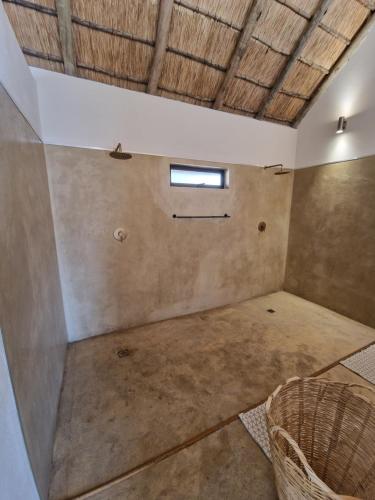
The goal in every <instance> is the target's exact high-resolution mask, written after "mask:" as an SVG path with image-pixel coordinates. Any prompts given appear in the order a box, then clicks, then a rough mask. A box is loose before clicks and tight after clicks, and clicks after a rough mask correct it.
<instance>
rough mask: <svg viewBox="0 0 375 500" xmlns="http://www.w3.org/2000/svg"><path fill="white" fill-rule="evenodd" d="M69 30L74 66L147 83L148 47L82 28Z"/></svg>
mask: <svg viewBox="0 0 375 500" xmlns="http://www.w3.org/2000/svg"><path fill="white" fill-rule="evenodd" d="M73 31H74V39H75V47H76V57H77V64H78V65H84V66H90V67H92V68H98V69H101V70H106V71H108V72H110V73H113V74H116V75H118V76H121V77H125V78H128V77H131V78H133V79H136V80H138V81H140V82H143V83H145V82H147V78H148V74H149V70H150V65H151V61H152V55H153V49H152V47H150V46H148V45H145V44H142V43H138V42H134V41H131V40H127V39H126V38H122V37H118V36H113V35H110V34H108V33H103V32H100V31H94V30H91V29H89V28H86V27H84V26H79V25H74V27H73Z"/></svg>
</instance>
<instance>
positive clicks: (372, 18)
mask: <svg viewBox="0 0 375 500" xmlns="http://www.w3.org/2000/svg"><path fill="white" fill-rule="evenodd" d="M374 25H375V14H374V13H371V14H370V15H369V17H368V18H367V21H366V22H365V23H364V25H363V26H362V28H361V29H360V31H359V32H358V33H357V35H356V36H355V38H354V40H353V41H352V43H351V44H350V45H349V47H348V48H347V49H346V51H345V52H344V53H343V54H342V56H341V57H340V58H339V59H338V61H337V62H336V64H335V65H334V67H333V68H332V70H331V72H330V73H329V74H328V75H327V77H326V78H325V80H323V83H322V84H321V85H320V86H319V87H318V88H317V89H316V91H315V93H314V94H313V95H312V97H311V98H310V99H309V101H308V102H307V104H306V105H305V106H304V107H303V108H302V109H301V111H300V112H299V114H298V115H297V117H296V119H295V120H294V122H293V127H298V125H299V124H300V122H301V120H302V119H303V118H304V117H305V116H306V114H307V112H308V111H309V110H310V109H311V107H312V106H313V105H314V104H315V103H316V101H317V99H318V97H320V96H321V95H322V94H323V93H324V92H325V91H326V90H327V88H328V87H329V86H330V85H331V83H332V81H333V80H334V78H335V77H336V76H337V74H338V73H339V71H340V70H341V69H342V68H343V67H344V66H345V64H346V63H347V62H348V60H349V59H350V58H351V56H352V55H353V54H354V52H355V51H356V50H357V49H358V47H359V45H360V44H361V43H362V41H363V40H364V39H365V38H366V36H367V34H368V32H369V31H370V30H371V29H372V28H373V27H374Z"/></svg>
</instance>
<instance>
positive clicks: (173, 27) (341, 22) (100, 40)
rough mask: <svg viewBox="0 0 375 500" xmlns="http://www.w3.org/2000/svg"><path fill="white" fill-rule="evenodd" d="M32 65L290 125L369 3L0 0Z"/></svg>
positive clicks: (353, 37)
mask: <svg viewBox="0 0 375 500" xmlns="http://www.w3.org/2000/svg"><path fill="white" fill-rule="evenodd" d="M3 4H4V7H5V10H6V12H7V14H8V16H9V19H10V21H11V23H12V25H13V28H14V31H15V33H16V36H17V38H18V41H19V43H20V45H21V48H22V50H23V52H24V54H25V56H26V58H27V60H28V63H29V64H30V65H31V66H37V67H41V68H46V69H50V70H52V71H58V72H64V71H65V72H66V73H69V74H74V75H76V76H78V77H82V78H87V79H90V80H96V81H99V82H103V83H107V84H111V85H116V86H119V87H123V88H127V89H130V90H136V91H139V92H150V93H154V94H156V95H160V96H163V97H167V98H169V99H177V100H181V101H184V102H189V103H192V104H196V105H199V106H206V107H212V108H216V109H221V110H223V111H226V112H230V113H239V114H242V115H246V116H255V117H257V118H261V119H265V120H276V121H279V122H281V123H285V124H289V125H296V124H297V123H298V122H299V120H300V119H301V117H303V116H304V114H305V113H306V111H307V109H308V108H309V106H310V105H311V103H312V102H314V100H315V99H316V96H317V95H318V93H319V90H320V89H321V88H324V86H326V85H327V82H329V80H330V78H331V75H332V74H333V73H335V72H336V71H337V69H338V68H339V67H340V66H342V64H343V62H345V61H346V60H347V55H348V54H349V53H350V51H351V50H353V48H354V47H355V46H356V45H358V39H359V38H360V37H361V36H363V33H364V32H365V31H366V30H367V29H368V28H369V26H370V25H371V23H372V22H373V20H374V15H373V9H374V8H375V0H231V1H227V0H175V1H174V2H173V0H70V1H69V0H3Z"/></svg>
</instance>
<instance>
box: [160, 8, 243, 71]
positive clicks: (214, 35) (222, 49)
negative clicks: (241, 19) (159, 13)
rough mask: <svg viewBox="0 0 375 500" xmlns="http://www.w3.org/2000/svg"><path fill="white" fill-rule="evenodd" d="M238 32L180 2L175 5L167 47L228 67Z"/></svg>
mask: <svg viewBox="0 0 375 500" xmlns="http://www.w3.org/2000/svg"><path fill="white" fill-rule="evenodd" d="M237 38H238V32H237V31H235V30H232V29H230V28H228V27H227V26H224V25H222V24H220V23H217V22H215V21H214V20H213V19H210V18H208V17H206V16H203V15H200V14H194V12H193V11H191V10H189V9H185V8H183V7H181V6H180V5H175V6H174V8H173V15H172V23H171V28H170V32H169V39H168V47H172V48H174V49H178V50H180V51H182V52H184V53H187V54H192V55H194V56H197V57H199V58H201V59H204V60H205V61H208V62H210V63H213V64H217V65H219V66H222V67H227V66H228V64H229V60H230V57H231V55H232V52H233V50H234V48H235V46H236V42H237Z"/></svg>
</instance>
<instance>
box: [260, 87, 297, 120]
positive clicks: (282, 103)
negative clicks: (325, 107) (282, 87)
mask: <svg viewBox="0 0 375 500" xmlns="http://www.w3.org/2000/svg"><path fill="white" fill-rule="evenodd" d="M304 104H305V101H304V100H303V99H299V98H297V97H290V96H287V95H284V94H280V93H279V94H276V96H275V98H274V99H273V100H272V102H271V103H270V105H269V107H268V109H267V115H266V116H268V117H269V118H273V119H276V120H281V121H285V122H289V123H291V122H293V120H294V119H295V118H296V116H297V114H298V112H299V111H300V110H301V109H302V107H303V105H304Z"/></svg>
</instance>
